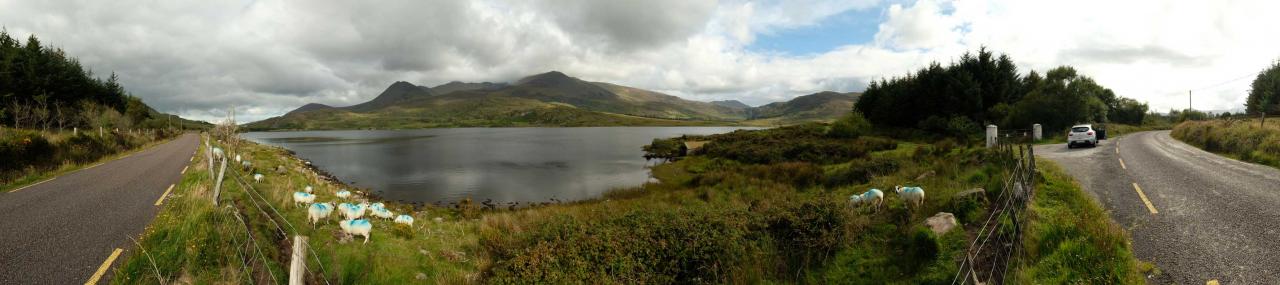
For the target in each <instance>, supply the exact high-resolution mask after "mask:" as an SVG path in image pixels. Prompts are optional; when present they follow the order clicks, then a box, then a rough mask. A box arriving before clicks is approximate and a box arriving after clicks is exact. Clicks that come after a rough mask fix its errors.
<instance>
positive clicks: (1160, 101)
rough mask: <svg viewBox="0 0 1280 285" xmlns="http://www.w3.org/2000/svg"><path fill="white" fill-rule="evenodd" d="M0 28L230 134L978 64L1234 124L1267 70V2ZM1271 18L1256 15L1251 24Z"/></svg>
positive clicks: (226, 5) (582, 2) (840, 87)
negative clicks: (458, 102)
mask: <svg viewBox="0 0 1280 285" xmlns="http://www.w3.org/2000/svg"><path fill="white" fill-rule="evenodd" d="M0 7H3V9H0V25H3V26H4V27H5V29H7V31H8V32H9V33H10V34H12V35H15V36H17V37H21V38H23V39H25V38H26V36H27V35H30V34H33V33H34V34H36V35H37V36H38V37H39V38H40V39H41V41H42V42H44V43H47V44H53V45H55V46H58V47H61V48H63V49H65V50H66V51H67V52H68V53H69V54H71V55H73V56H75V57H78V58H79V59H80V60H81V62H82V63H83V64H85V65H86V66H88V67H90V68H92V70H94V71H95V72H96V74H98V75H104V74H109V73H110V72H115V73H117V74H118V75H119V76H120V79H121V81H122V82H123V84H124V85H125V87H126V88H127V89H128V90H129V91H130V92H132V93H133V94H134V95H135V96H138V97H140V98H142V99H143V101H144V102H146V103H147V104H149V105H151V106H153V107H155V108H157V109H158V110H160V111H163V112H169V113H176V114H179V115H181V116H183V117H187V118H194V119H200V120H207V121H215V120H219V119H220V118H221V117H222V116H223V114H225V113H226V110H227V109H229V108H235V109H236V113H237V119H238V121H242V122H247V121H254V120H260V119H265V118H268V117H271V116H278V115H280V114H283V113H285V112H288V111H289V110H292V109H293V108H297V107H299V106H301V105H303V104H306V103H313V102H314V103H322V104H328V105H333V106H347V105H353V104H358V103H361V102H364V101H367V100H370V99H372V98H373V97H375V96H377V94H378V93H380V92H381V91H382V90H383V89H385V88H386V87H387V86H389V85H390V84H391V83H393V82H395V81H408V82H412V83H415V84H418V85H424V86H434V85H438V84H443V83H446V82H449V81H454V80H459V81H467V82H480V81H490V82H511V81H515V80H517V79H519V78H521V77H523V76H527V75H531V74H537V73H542V72H546V71H551V70H557V71H561V72H564V73H566V74H569V75H571V76H574V77H578V78H581V79H584V80H589V81H604V82H611V83H617V84H622V85H627V86H632V87H639V88H645V89H650V90H655V91H660V92H664V93H668V94H672V95H676V96H681V97H683V98H685V99H690V100H700V101H711V100H727V99H735V100H739V101H742V102H745V103H747V104H749V105H762V104H766V103H769V102H774V101H783V100H788V99H791V98H794V97H796V96H800V95H805V94H811V93H815V92H819V91H827V90H830V91H840V92H851V91H862V90H863V89H865V88H866V86H867V84H868V82H870V81H871V80H876V79H880V78H889V77H896V76H902V75H905V74H907V73H909V72H911V71H913V70H915V69H918V68H920V67H922V66H924V65H927V64H929V63H931V62H941V63H948V62H951V61H954V60H955V59H957V58H959V57H960V55H962V54H963V53H965V52H966V51H974V50H977V49H978V48H979V47H983V46H985V47H987V48H988V49H990V50H993V51H996V52H998V53H1004V54H1008V55H1009V56H1011V57H1012V58H1013V60H1014V61H1015V62H1016V63H1017V64H1018V66H1019V68H1020V72H1022V73H1024V74H1025V73H1027V72H1029V71H1032V70H1035V71H1039V72H1044V71H1045V70H1048V69H1050V68H1053V67H1057V66H1062V65H1070V66H1074V67H1075V68H1077V69H1078V70H1080V71H1081V72H1082V73H1083V74H1084V75H1086V76H1090V77H1092V78H1093V79H1095V80H1096V81H1097V82H1098V83H1099V84H1102V85H1103V86H1105V87H1108V88H1111V89H1112V90H1114V91H1115V92H1116V93H1117V94H1118V95H1120V96H1125V97H1130V98H1135V99H1137V100H1139V101H1143V102H1147V103H1148V104H1150V105H1151V107H1152V109H1154V110H1159V111H1165V110H1169V109H1173V108H1177V109H1183V108H1186V107H1187V106H1188V91H1190V92H1191V94H1192V100H1191V104H1192V106H1193V107H1194V108H1196V109H1199V110H1234V109H1242V108H1243V107H1242V105H1243V103H1244V98H1245V96H1247V95H1246V94H1247V92H1248V89H1249V87H1248V85H1249V83H1250V81H1251V80H1252V78H1253V76H1255V75H1256V74H1257V73H1258V72H1259V71H1261V70H1262V69H1263V68H1265V67H1266V66H1268V65H1270V64H1271V63H1272V62H1273V61H1275V60H1277V59H1280V37H1277V36H1275V35H1276V31H1277V30H1276V27H1280V17H1275V16H1274V15H1271V14H1272V13H1273V12H1274V11H1280V1H1269V0H1258V1H1230V0H1211V1H1093V0H1084V1H1041V0H979V1H950V0H902V1H879V0H851V1H820V0H795V1H728V0H726V1H700V0H647V1H598V0H476V1H453V0H416V1H399V0H388V1H324V0H321V1H302V0H260V1H248V0H240V1H194V0H174V1H160V0H118V1H78V0H42V1H27V0H0ZM1269 12H1272V13H1269Z"/></svg>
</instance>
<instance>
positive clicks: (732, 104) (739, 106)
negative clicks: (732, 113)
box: [711, 100, 751, 110]
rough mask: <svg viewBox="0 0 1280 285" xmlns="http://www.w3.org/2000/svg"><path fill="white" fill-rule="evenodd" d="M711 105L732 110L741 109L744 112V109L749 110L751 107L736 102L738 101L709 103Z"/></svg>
mask: <svg viewBox="0 0 1280 285" xmlns="http://www.w3.org/2000/svg"><path fill="white" fill-rule="evenodd" d="M711 104H716V105H719V106H724V107H729V108H733V109H743V110H746V109H750V108H751V106H750V105H747V104H745V103H742V102H741V101H738V100H722V101H711Z"/></svg>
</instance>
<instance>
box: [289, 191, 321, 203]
mask: <svg viewBox="0 0 1280 285" xmlns="http://www.w3.org/2000/svg"><path fill="white" fill-rule="evenodd" d="M315 201H316V195H311V194H310V193H305V192H293V203H294V204H295V205H296V204H311V202H315Z"/></svg>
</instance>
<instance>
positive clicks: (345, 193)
mask: <svg viewBox="0 0 1280 285" xmlns="http://www.w3.org/2000/svg"><path fill="white" fill-rule="evenodd" d="M334 195H336V196H338V198H339V199H346V198H351V191H347V190H342V191H338V193H335V194H334Z"/></svg>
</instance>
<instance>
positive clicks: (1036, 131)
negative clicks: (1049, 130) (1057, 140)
mask: <svg viewBox="0 0 1280 285" xmlns="http://www.w3.org/2000/svg"><path fill="white" fill-rule="evenodd" d="M1031 138H1032V139H1034V140H1035V141H1040V139H1043V138H1044V133H1043V132H1042V129H1041V128H1040V124H1034V125H1031Z"/></svg>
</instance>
